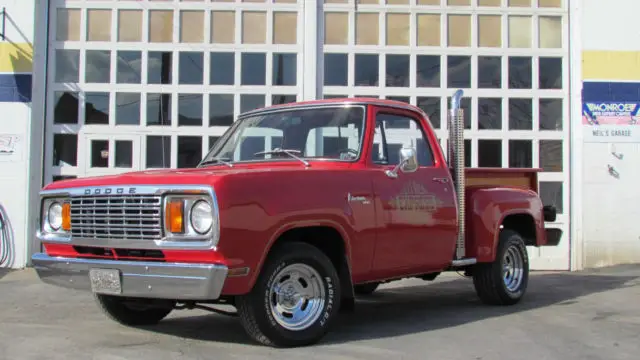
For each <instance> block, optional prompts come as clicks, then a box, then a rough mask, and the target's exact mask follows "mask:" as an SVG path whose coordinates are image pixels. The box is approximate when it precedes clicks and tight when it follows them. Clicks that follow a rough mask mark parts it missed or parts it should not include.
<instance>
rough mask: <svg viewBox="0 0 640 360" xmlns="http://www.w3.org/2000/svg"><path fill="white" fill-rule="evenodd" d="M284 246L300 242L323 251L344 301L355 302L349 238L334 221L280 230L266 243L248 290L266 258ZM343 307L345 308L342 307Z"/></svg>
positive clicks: (307, 222) (298, 225)
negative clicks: (338, 280)
mask: <svg viewBox="0 0 640 360" xmlns="http://www.w3.org/2000/svg"><path fill="white" fill-rule="evenodd" d="M286 242H303V243H307V244H310V245H312V246H314V247H316V248H318V249H319V250H320V251H322V252H323V253H324V254H325V255H327V257H328V258H329V259H330V260H331V263H332V264H333V266H334V267H335V268H336V271H337V272H338V276H339V277H340V286H341V288H342V297H343V304H344V300H348V299H351V300H353V298H354V293H353V282H352V277H351V247H350V241H349V235H348V233H347V231H346V230H345V229H344V227H342V226H341V225H340V224H338V223H335V222H333V221H305V222H296V223H289V224H286V225H284V226H281V227H280V228H279V229H278V231H276V232H275V233H274V235H273V236H272V237H271V239H270V240H269V242H268V244H267V246H266V247H265V251H264V253H263V255H262V256H261V258H260V262H259V263H258V264H257V266H256V269H255V270H256V271H254V275H253V277H252V278H251V281H250V284H249V287H250V288H251V289H252V288H253V287H254V286H255V283H256V281H257V279H258V277H259V275H260V272H261V271H262V269H263V267H264V264H265V262H266V260H267V258H268V257H269V255H270V254H271V253H272V252H273V251H274V249H276V248H277V247H278V246H279V245H280V244H283V243H286ZM345 305H346V304H345Z"/></svg>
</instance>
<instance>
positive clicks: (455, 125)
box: [447, 90, 476, 266]
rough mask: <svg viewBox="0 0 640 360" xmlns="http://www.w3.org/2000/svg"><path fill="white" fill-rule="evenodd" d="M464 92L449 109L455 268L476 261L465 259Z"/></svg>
mask: <svg viewBox="0 0 640 360" xmlns="http://www.w3.org/2000/svg"><path fill="white" fill-rule="evenodd" d="M463 94H464V92H463V91H462V90H457V91H456V92H455V94H453V96H452V97H451V109H449V114H448V115H449V116H448V118H449V146H448V150H449V152H448V159H447V160H448V162H449V168H450V169H451V174H452V176H453V181H454V184H455V187H456V188H455V191H456V197H457V199H458V239H457V241H456V256H455V260H454V261H453V264H452V265H453V266H465V265H472V264H475V262H476V259H465V236H466V234H465V228H466V226H465V225H466V224H465V223H466V221H465V209H466V204H465V192H464V190H465V178H464V176H465V159H464V110H463V109H462V108H461V105H460V103H461V101H462V95H463Z"/></svg>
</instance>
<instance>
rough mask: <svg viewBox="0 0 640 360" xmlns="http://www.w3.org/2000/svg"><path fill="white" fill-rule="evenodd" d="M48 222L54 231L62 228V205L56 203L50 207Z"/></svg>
mask: <svg viewBox="0 0 640 360" xmlns="http://www.w3.org/2000/svg"><path fill="white" fill-rule="evenodd" d="M48 221H49V226H50V227H51V228H52V229H53V230H58V229H60V227H61V226H62V204H60V203H57V202H54V203H53V204H51V206H49V213H48Z"/></svg>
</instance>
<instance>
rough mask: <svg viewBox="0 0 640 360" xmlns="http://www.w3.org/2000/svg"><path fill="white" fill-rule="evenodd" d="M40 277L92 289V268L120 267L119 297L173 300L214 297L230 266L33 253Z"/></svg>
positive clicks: (33, 259) (66, 284)
mask: <svg viewBox="0 0 640 360" xmlns="http://www.w3.org/2000/svg"><path fill="white" fill-rule="evenodd" d="M31 259H32V262H33V266H34V268H35V270H36V272H37V273H38V276H39V277H40V279H41V280H42V281H43V282H45V283H47V284H51V285H56V286H60V287H65V288H70V289H77V290H85V291H92V287H91V281H90V278H89V271H90V270H91V269H117V270H119V272H120V282H121V288H122V291H121V293H119V294H117V295H119V296H129V297H143V298H156V299H171V300H215V299H217V298H218V297H220V292H221V291H222V287H223V285H224V282H225V280H226V277H227V272H228V269H227V267H226V266H225V265H219V264H187V263H161V262H142V261H119V260H101V259H76V258H65V257H51V256H48V255H46V254H41V253H39V254H35V255H33V256H32V258H31Z"/></svg>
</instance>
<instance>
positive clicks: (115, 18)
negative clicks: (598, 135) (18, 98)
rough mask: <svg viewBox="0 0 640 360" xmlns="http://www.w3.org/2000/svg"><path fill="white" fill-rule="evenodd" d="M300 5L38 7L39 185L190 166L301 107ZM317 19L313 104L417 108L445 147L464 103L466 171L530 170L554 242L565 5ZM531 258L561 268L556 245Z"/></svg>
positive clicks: (387, 11) (346, 1) (549, 0)
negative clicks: (456, 100)
mask: <svg viewBox="0 0 640 360" xmlns="http://www.w3.org/2000/svg"><path fill="white" fill-rule="evenodd" d="M317 1H322V0H317ZM315 6H316V1H313V0H297V1H296V0H243V1H241V0H225V1H222V0H190V1H179V0H162V1H161V0H156V1H152V0H146V1H144V0H143V1H124V0H123V1H115V0H110V1H107V0H103V1H88V0H76V1H63V0H52V1H51V8H50V39H49V40H50V47H49V49H50V50H49V61H48V65H49V70H50V71H49V78H48V94H47V115H46V128H47V135H46V144H45V146H46V151H45V161H46V162H45V164H46V166H45V182H46V183H48V182H50V181H55V180H58V179H62V178H66V177H82V176H87V175H94V174H104V173H118V172H124V171H130V170H138V169H148V168H177V167H191V166H193V165H195V164H197V162H198V161H199V160H200V159H201V157H202V156H203V154H204V153H205V152H206V150H207V149H208V148H209V147H210V146H211V145H212V144H213V142H214V141H215V139H216V138H217V137H218V136H220V135H221V134H222V133H223V132H224V131H225V130H226V129H227V128H228V126H229V125H230V124H231V123H232V122H233V119H234V117H235V116H237V115H238V114H239V113H240V112H243V111H246V110H249V109H253V108H256V107H260V106H263V105H270V104H274V103H284V102H290V101H295V100H298V99H301V96H300V94H302V89H303V80H304V78H305V77H304V76H303V74H304V70H305V67H306V68H307V70H308V69H314V68H315V65H316V61H317V58H316V57H315V54H309V55H308V56H305V53H304V50H305V46H304V38H305V32H306V35H307V36H308V35H309V34H310V33H311V35H313V34H314V32H315V31H316V27H315V24H313V22H311V23H310V22H309V20H312V19H313V18H312V17H311V18H310V17H308V16H307V17H305V16H304V14H305V11H307V12H308V11H309V9H310V8H313V7H315ZM305 9H306V10H305ZM324 12H325V13H324V14H323V15H322V14H321V16H323V18H324V20H325V26H324V34H321V35H323V36H321V37H320V38H324V41H325V46H324V66H325V67H324V88H323V92H324V94H325V97H336V96H373V97H382V98H392V99H397V100H402V101H406V102H409V103H412V104H416V105H418V106H420V107H422V108H423V109H425V110H426V111H427V113H429V114H430V115H431V120H432V122H433V123H434V125H436V127H437V128H438V130H437V131H438V135H439V137H440V139H441V141H442V145H443V146H444V145H446V143H445V141H446V137H447V125H446V123H445V121H444V119H445V118H446V117H445V115H446V109H447V100H448V96H450V95H451V94H452V93H453V92H454V91H455V90H456V89H457V88H463V89H465V96H466V97H465V98H464V100H463V106H464V108H465V111H466V114H467V118H468V124H467V125H468V126H467V131H466V134H467V139H468V140H467V142H466V145H467V149H468V165H469V166H483V167H485V166H488V167H541V168H543V169H544V172H543V173H542V174H541V177H540V180H541V182H540V188H541V193H542V196H543V199H544V202H545V203H546V204H555V205H556V206H558V209H559V210H560V213H561V214H560V216H559V217H558V221H557V223H554V224H549V225H552V226H558V227H561V228H562V229H563V230H564V231H565V233H568V226H567V224H568V216H569V214H568V206H567V204H568V203H569V202H568V193H569V192H568V164H569V157H568V156H567V154H568V148H569V147H568V146H569V143H568V141H566V139H568V130H569V126H568V123H569V122H568V121H569V110H568V109H569V105H570V104H569V102H568V99H569V96H568V85H569V77H568V64H569V61H568V17H567V3H566V0H325V1H324ZM303 24H307V25H306V27H303ZM309 24H311V25H313V26H310V25H309ZM307 38H309V37H307ZM312 38H313V36H312ZM322 55H323V54H319V56H322ZM257 145H258V146H264V145H265V144H262V145H260V144H257ZM531 259H532V265H533V267H534V268H536V269H568V266H569V239H568V236H565V237H564V238H563V240H562V242H561V244H560V246H559V247H558V248H553V249H551V248H550V249H540V250H534V249H531Z"/></svg>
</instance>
